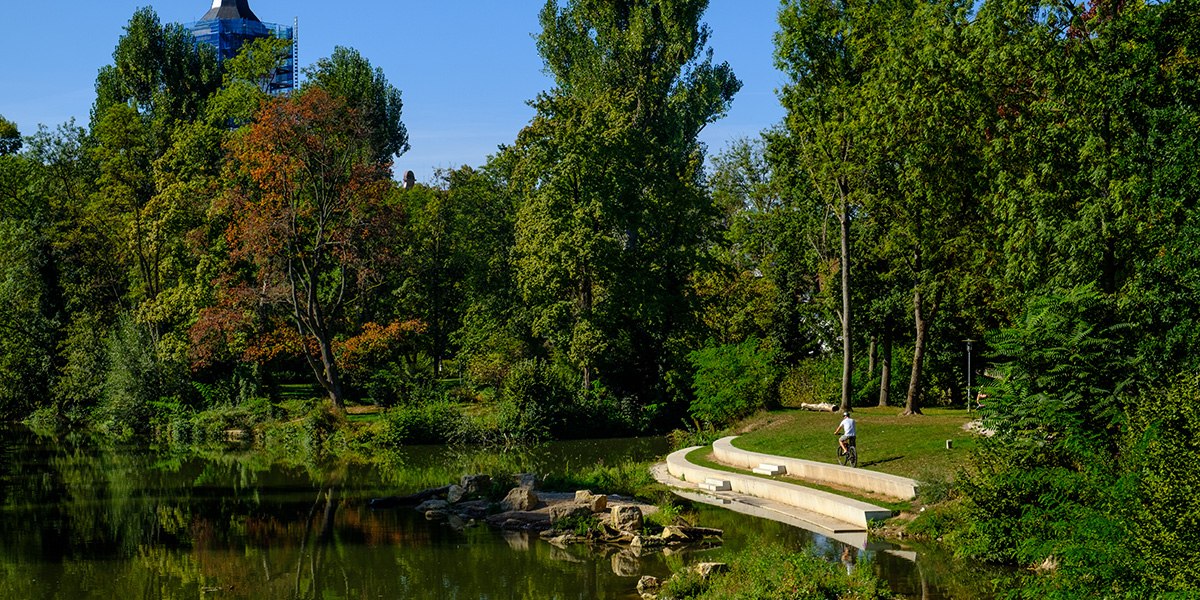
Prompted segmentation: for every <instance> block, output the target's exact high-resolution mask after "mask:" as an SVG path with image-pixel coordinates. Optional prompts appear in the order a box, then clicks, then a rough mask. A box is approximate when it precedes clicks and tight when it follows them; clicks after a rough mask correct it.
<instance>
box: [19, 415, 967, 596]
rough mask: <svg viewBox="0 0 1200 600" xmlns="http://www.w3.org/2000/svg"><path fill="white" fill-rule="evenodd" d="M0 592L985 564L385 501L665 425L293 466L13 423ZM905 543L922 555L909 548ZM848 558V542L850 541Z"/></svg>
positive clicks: (578, 456)
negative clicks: (507, 450)
mask: <svg viewBox="0 0 1200 600" xmlns="http://www.w3.org/2000/svg"><path fill="white" fill-rule="evenodd" d="M0 433H2V434H3V441H2V442H0V506H2V507H3V508H2V510H0V598H5V599H7V598H56V599H57V598H61V599H78V598H146V599H150V598H189V599H194V598H295V599H302V598H314V599H315V598H322V599H332V598H339V599H350V598H355V599H358V598H362V599H368V598H414V599H425V598H429V599H489V600H490V599H539V600H541V599H568V598H572V599H593V598H594V599H607V598H621V599H626V598H635V597H636V594H635V586H636V584H637V579H638V577H639V576H641V575H655V576H659V577H664V576H667V575H669V573H670V572H671V571H672V570H673V569H678V568H680V567H681V566H683V565H685V564H688V563H690V562H695V561H704V560H722V558H723V556H725V555H727V554H728V553H730V552H738V551H740V550H744V549H745V548H747V547H749V546H750V545H753V544H759V543H762V542H763V541H765V540H771V541H774V542H778V543H781V544H785V545H787V546H789V547H795V548H805V547H809V546H815V547H816V548H817V551H818V552H821V553H823V554H824V555H827V556H828V557H829V558H830V559H831V560H841V559H843V558H847V559H849V558H853V559H854V560H855V561H856V563H857V565H855V566H852V567H851V568H871V569H873V570H875V571H876V572H877V573H879V574H880V575H882V576H883V577H885V578H886V579H888V580H889V582H890V583H891V584H892V586H893V589H894V590H896V591H899V592H902V593H906V594H908V595H912V596H915V597H922V596H924V597H929V598H940V597H974V596H975V595H976V593H975V592H977V591H978V586H979V585H980V583H979V581H978V579H980V577H979V575H977V574H976V573H975V570H973V569H969V568H964V567H962V566H961V565H958V564H956V563H955V562H954V561H952V560H950V559H949V558H947V557H945V556H942V555H939V554H938V553H936V552H929V551H918V552H917V554H916V555H915V556H916V562H912V561H911V560H909V559H910V558H912V556H914V554H913V553H912V552H911V550H912V549H908V550H909V552H908V553H907V556H908V558H905V557H903V556H901V555H897V554H894V553H892V552H889V551H884V550H883V549H881V548H876V549H874V550H867V551H860V550H853V551H851V552H847V551H846V549H845V548H844V547H843V546H842V545H841V544H840V543H838V542H835V541H833V540H829V539H826V538H824V537H821V536H819V535H816V534H813V533H810V532H807V531H805V530H803V529H798V528H795V527H791V526H788V525H784V524H780V523H774V522H771V521H767V520H763V519H757V518H753V517H748V516H744V515H738V514H736V513H732V512H729V511H726V510H722V509H719V508H714V507H699V508H698V510H699V521H700V524H702V525H705V526H712V527H719V528H723V529H725V531H726V536H725V546H724V547H722V548H719V549H714V550H708V551H704V552H702V553H692V554H682V555H680V554H675V555H670V556H664V555H663V554H652V555H649V556H643V557H640V558H639V557H633V556H631V555H628V554H623V553H620V552H614V551H604V552H593V551H588V550H587V549H586V548H583V547H579V548H574V547H573V548H571V549H569V550H560V549H557V548H555V547H553V546H551V545H550V544H548V543H545V542H541V541H540V540H537V539H536V538H530V537H527V536H525V535H519V534H511V533H501V532H497V531H493V530H490V529H488V528H486V527H468V528H465V529H455V528H454V527H451V526H450V525H448V524H446V523H437V522H429V521H426V520H425V519H424V517H423V516H421V515H418V514H417V513H415V512H414V511H411V510H407V509H389V510H372V509H370V508H368V507H367V500H369V499H370V498H372V497H378V496H383V495H389V494H397V493H409V492H413V491H416V490H418V489H421V488H423V487H432V486H437V485H444V484H445V483H448V482H450V481H452V480H455V479H457V477H458V475H461V474H462V473H465V472H474V471H485V470H494V469H495V468H496V467H501V468H503V469H510V470H512V471H513V472H517V471H533V472H540V473H546V472H552V471H561V470H563V469H566V468H570V466H572V465H575V466H579V465H585V464H586V465H591V464H595V463H596V462H597V461H605V462H608V463H609V464H611V463H613V462H616V461H619V460H621V459H622V458H626V457H627V458H632V459H645V458H649V457H653V456H658V455H661V454H662V453H664V452H665V451H666V445H665V442H663V441H662V440H607V441H600V442H573V443H558V444H554V445H550V446H546V447H543V448H539V449H537V450H534V451H527V452H523V453H521V454H498V453H495V452H464V451H451V450H448V449H445V448H417V449H413V450H410V451H407V452H405V453H402V454H397V455H392V456H389V457H388V459H387V460H386V461H383V462H382V464H379V465H347V464H333V465H321V466H315V465H306V464H281V463H279V462H272V461H269V460H267V459H265V458H263V457H262V456H261V455H259V454H255V453H249V452H237V451H233V450H227V449H218V450H214V451H211V452H208V453H204V454H195V453H190V454H183V455H172V454H169V453H162V452H156V451H153V450H149V449H146V448H137V447H115V448H114V447H111V446H107V445H100V444H96V443H93V442H91V441H90V440H89V439H87V438H84V437H68V438H64V439H57V440H55V439H50V438H44V437H39V436H36V435H34V434H32V433H30V432H29V431H27V430H25V429H22V428H7V429H3V430H0ZM900 554H904V553H900ZM847 555H848V556H847Z"/></svg>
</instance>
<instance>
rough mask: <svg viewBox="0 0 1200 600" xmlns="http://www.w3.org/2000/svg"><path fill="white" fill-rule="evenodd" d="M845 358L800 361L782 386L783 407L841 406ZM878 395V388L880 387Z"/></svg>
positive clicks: (781, 401) (780, 397)
mask: <svg viewBox="0 0 1200 600" xmlns="http://www.w3.org/2000/svg"><path fill="white" fill-rule="evenodd" d="M841 369H842V363H841V357H840V356H839V357H818V358H809V359H805V360H802V361H800V363H799V364H797V365H796V366H795V367H793V368H791V369H789V370H788V372H787V373H785V374H784V375H783V378H782V380H781V381H780V383H779V403H780V404H782V405H783V406H791V407H796V406H800V405H801V404H819V403H821V402H835V403H836V402H837V401H838V398H839V394H840V393H841V389H842V371H841ZM875 389H876V391H878V386H876V388H875Z"/></svg>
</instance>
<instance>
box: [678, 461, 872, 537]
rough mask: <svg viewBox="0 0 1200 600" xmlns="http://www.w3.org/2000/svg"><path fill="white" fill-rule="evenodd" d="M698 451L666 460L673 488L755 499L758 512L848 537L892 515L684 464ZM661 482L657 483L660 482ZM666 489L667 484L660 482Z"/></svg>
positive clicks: (806, 491) (868, 506)
mask: <svg viewBox="0 0 1200 600" xmlns="http://www.w3.org/2000/svg"><path fill="white" fill-rule="evenodd" d="M697 448H699V446H697V447H692V448H685V449H683V450H678V451H676V452H672V453H671V454H670V455H669V456H667V461H666V469H667V471H668V473H669V474H670V475H671V476H672V477H673V478H675V479H676V480H679V482H680V483H682V485H675V486H673V487H675V488H676V489H682V490H684V491H687V492H690V493H703V492H707V493H708V494H711V495H715V496H717V497H725V496H726V495H728V496H729V497H730V501H731V503H732V501H733V500H734V499H735V498H736V499H737V500H738V501H739V502H742V503H743V504H753V503H754V502H755V500H750V501H749V502H747V501H746V499H745V498H746V497H748V498H750V499H759V500H765V501H769V502H759V503H758V504H759V506H758V508H761V509H763V510H777V511H778V510H782V511H784V512H786V513H788V514H789V516H791V517H794V518H797V519H800V520H803V521H806V522H809V523H812V524H813V525H815V526H818V527H820V528H822V529H825V530H828V531H830V532H832V533H849V532H854V531H863V532H865V531H866V529H867V523H868V522H869V521H874V520H882V519H887V518H889V517H891V516H892V512H891V511H890V510H888V509H886V508H882V507H879V506H875V505H873V504H868V503H866V502H862V501H859V500H854V499H852V498H844V497H842V496H838V495H836V494H831V493H829V492H825V491H822V490H816V489H812V488H807V487H804V486H801V485H796V484H792V483H787V482H783V481H778V480H775V479H767V478H764V477H758V476H755V475H749V474H742V473H730V472H728V471H720V470H717V469H710V468H708V467H702V466H699V465H695V464H693V463H691V462H689V461H688V460H687V455H688V453H689V452H691V451H693V450H696V449H697ZM660 481H661V480H660ZM663 483H666V484H667V485H671V483H670V482H666V481H664V482H663Z"/></svg>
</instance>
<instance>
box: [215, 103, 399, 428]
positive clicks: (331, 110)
mask: <svg viewBox="0 0 1200 600" xmlns="http://www.w3.org/2000/svg"><path fill="white" fill-rule="evenodd" d="M366 131H367V130H365V129H364V128H363V125H362V123H361V122H360V121H359V120H358V119H357V117H356V113H355V112H354V110H353V109H349V108H348V107H347V106H346V104H345V103H344V102H343V101H342V100H340V99H338V98H336V97H334V96H331V95H330V94H328V93H327V92H325V91H324V90H322V89H321V88H319V87H311V88H308V89H306V90H305V91H303V92H301V93H299V94H295V95H293V96H291V97H290V98H284V99H277V100H274V101H272V102H271V103H269V104H267V105H266V106H265V107H264V108H263V109H262V111H261V112H260V113H259V115H258V119H257V121H256V122H255V123H254V124H253V125H251V126H249V127H248V128H247V131H246V132H245V133H244V134H243V135H240V136H238V137H237V138H235V139H234V140H233V142H232V143H231V146H230V152H231V155H232V162H231V163H230V165H229V176H230V177H231V178H232V179H233V181H235V182H236V185H235V186H234V187H233V188H232V189H231V190H230V192H229V194H228V195H227V197H226V201H227V207H226V210H227V211H229V212H230V213H232V214H237V215H238V216H239V218H238V219H236V220H232V221H231V222H230V225H229V228H228V229H227V230H226V234H225V237H226V241H227V242H228V244H229V247H230V257H231V259H233V260H234V261H237V263H236V264H240V265H242V267H241V270H240V273H241V274H248V275H249V277H246V278H245V279H244V280H243V281H240V282H238V285H235V286H231V287H233V292H234V293H232V294H227V295H225V296H224V297H223V298H222V300H223V301H224V302H225V303H226V304H225V307H224V308H226V309H228V308H231V307H233V306H236V303H237V302H238V301H242V300H244V299H245V298H246V297H247V296H249V297H251V298H253V297H254V296H253V295H252V294H254V293H255V292H253V291H252V290H260V291H259V292H258V293H259V294H261V297H260V298H259V300H260V302H263V303H267V304H272V305H276V306H279V307H282V308H283V309H284V310H286V311H287V312H286V313H284V314H282V315H278V317H279V318H280V320H275V321H273V322H272V321H268V323H267V326H268V327H270V328H271V329H273V330H274V331H275V332H276V335H275V336H274V337H266V338H263V340H264V341H268V342H274V343H275V345H279V344H280V343H281V344H282V345H283V346H284V347H285V348H286V350H287V351H289V352H290V353H292V354H296V355H299V356H302V357H303V358H304V359H305V360H306V361H307V362H308V364H309V366H310V368H311V370H312V372H313V374H314V376H315V377H316V379H317V381H318V383H320V385H321V386H322V387H323V388H324V389H325V391H326V393H327V394H328V396H329V398H330V400H331V401H332V402H333V403H334V405H335V406H337V407H339V408H341V407H343V406H344V392H343V389H342V385H343V384H342V375H341V372H340V371H341V368H340V367H339V365H338V364H337V361H336V357H335V349H334V340H335V337H336V336H337V335H338V334H339V333H341V332H343V331H345V330H347V329H350V330H351V331H353V329H351V327H350V326H349V325H350V324H348V323H346V321H344V320H343V319H345V318H346V317H347V314H346V312H345V311H347V310H350V309H351V308H353V306H352V305H353V303H354V302H355V301H356V300H358V301H362V300H363V295H364V293H365V292H366V291H367V290H369V289H370V288H371V287H372V286H373V285H375V281H376V279H377V277H378V273H379V272H380V270H381V269H382V268H383V266H384V265H386V264H387V261H388V259H389V256H390V253H389V251H388V246H387V244H386V241H387V240H388V239H389V238H390V232H391V231H392V230H393V227H394V225H395V222H396V220H397V219H398V215H397V214H396V213H395V211H393V210H391V207H389V206H387V205H385V204H383V202H382V199H383V197H384V193H385V192H386V190H387V187H388V184H387V170H386V165H385V164H382V163H379V162H376V161H375V160H374V158H373V157H372V156H371V149H370V148H369V147H368V146H367V144H366V140H365V138H364V135H365V134H366ZM239 288H241V293H239ZM210 313H211V311H210ZM213 314H215V313H213ZM283 318H286V319H287V320H288V321H290V322H291V323H290V325H288V326H285V325H284V324H283V322H282V320H281V319H283ZM206 325H207V326H208V327H213V326H214V325H211V324H210V321H209V320H206V319H204V318H202V319H201V321H200V326H201V327H202V328H203V327H205V326H206ZM272 351H273V350H272Z"/></svg>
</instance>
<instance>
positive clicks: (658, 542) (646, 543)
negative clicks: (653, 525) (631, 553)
mask: <svg viewBox="0 0 1200 600" xmlns="http://www.w3.org/2000/svg"><path fill="white" fill-rule="evenodd" d="M662 545H663V541H662V538H656V537H647V536H644V535H635V536H633V539H632V540H629V547H630V548H632V549H634V550H640V549H642V548H659V547H661V546H662Z"/></svg>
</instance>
